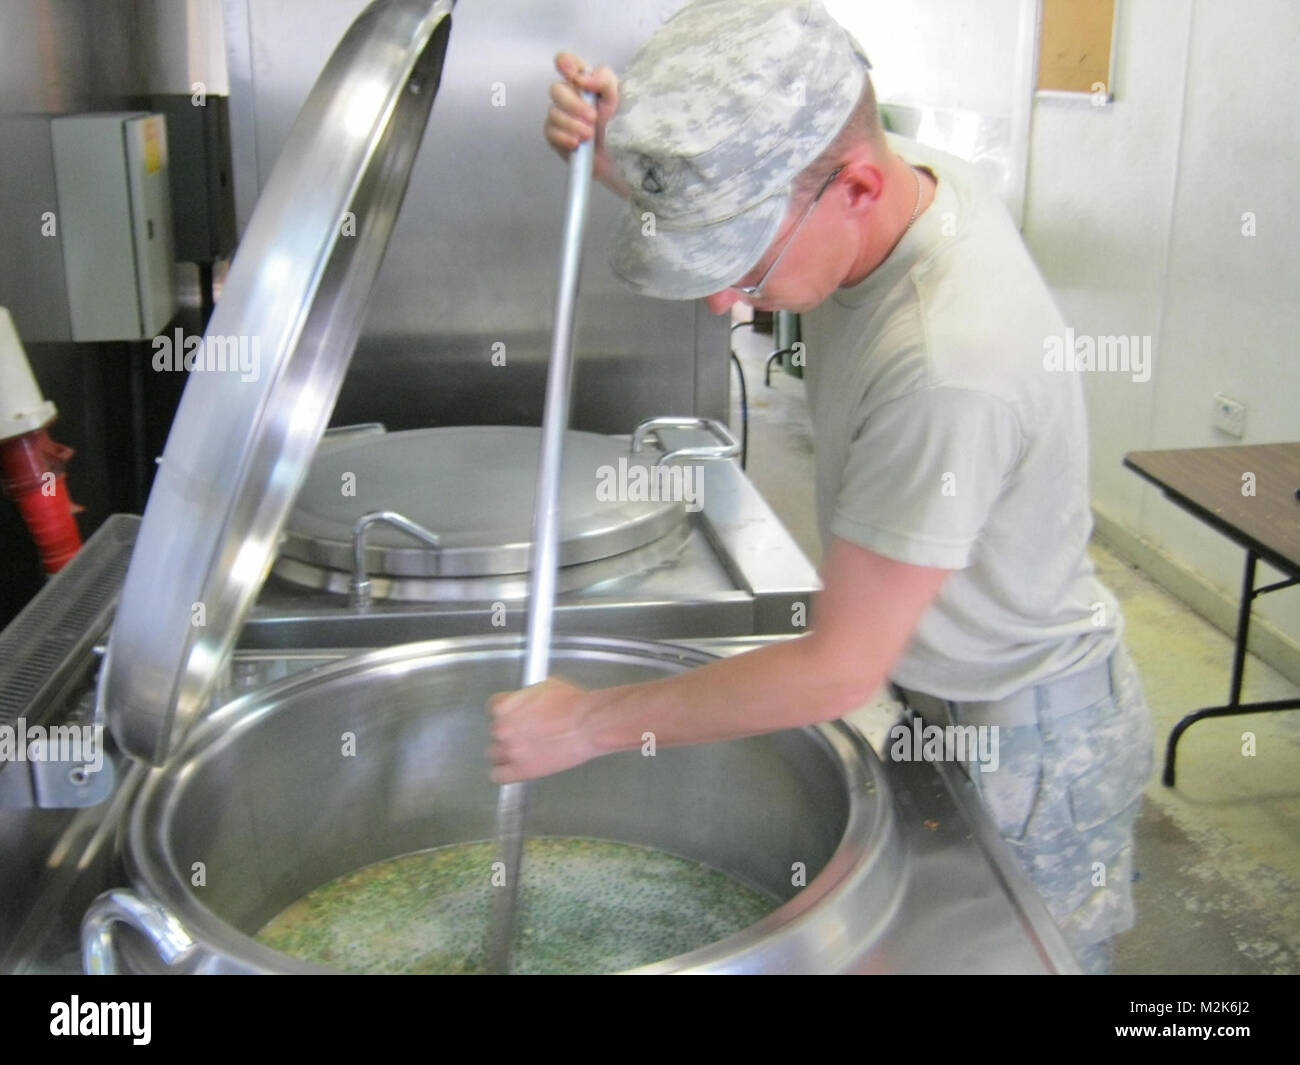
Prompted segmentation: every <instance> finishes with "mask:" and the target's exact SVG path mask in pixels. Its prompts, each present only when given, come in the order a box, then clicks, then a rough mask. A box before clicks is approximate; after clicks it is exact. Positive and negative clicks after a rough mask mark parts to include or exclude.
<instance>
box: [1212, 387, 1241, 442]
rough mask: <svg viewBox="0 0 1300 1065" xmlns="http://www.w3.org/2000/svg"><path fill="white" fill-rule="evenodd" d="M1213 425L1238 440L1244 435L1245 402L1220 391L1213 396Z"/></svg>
mask: <svg viewBox="0 0 1300 1065" xmlns="http://www.w3.org/2000/svg"><path fill="white" fill-rule="evenodd" d="M1212 424H1213V425H1214V427H1215V428H1216V429H1218V430H1220V431H1221V432H1225V433H1227V434H1228V435H1229V436H1235V437H1236V438H1237V439H1238V440H1240V439H1241V438H1242V437H1243V436H1245V435H1246V404H1244V403H1238V402H1237V401H1236V400H1235V399H1233V398H1232V397H1231V396H1225V395H1224V394H1223V393H1222V392H1220V393H1219V394H1218V395H1217V396H1215V397H1214V420H1213V423H1212Z"/></svg>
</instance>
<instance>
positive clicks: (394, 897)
mask: <svg viewBox="0 0 1300 1065" xmlns="http://www.w3.org/2000/svg"><path fill="white" fill-rule="evenodd" d="M497 860H498V855H497V851H496V844H495V843H492V842H485V843H459V844H454V845H452V846H449V847H438V848H436V849H434V850H428V851H421V852H419V853H416V854H408V855H404V856H402V857H400V858H393V859H391V860H389V861H385V862H378V863H376V864H374V865H369V866H366V867H365V868H364V869H360V870H358V871H357V872H355V873H349V874H348V875H346V876H342V877H339V878H338V879H337V880H333V881H331V882H330V883H328V884H325V885H324V886H323V887H320V888H317V889H316V890H315V891H313V892H311V893H310V894H309V895H306V896H304V897H303V898H301V899H299V900H298V901H297V902H295V903H293V904H292V905H291V906H289V907H288V908H287V909H285V910H284V911H282V912H281V913H280V914H279V915H278V916H276V917H275V918H273V919H272V920H271V921H270V922H268V923H267V925H266V926H265V927H264V928H263V929H262V930H261V931H260V932H259V933H258V934H257V939H258V941H259V942H261V943H263V944H265V945H266V946H269V947H272V948H274V949H275V950H278V951H281V952H283V953H285V954H291V955H293V956H295V957H298V958H303V959H306V960H308V961H314V962H318V963H320V964H322V965H328V966H331V967H333V968H336V969H343V970H347V971H349V972H360V973H478V972H482V971H484V970H483V966H484V964H485V960H486V953H487V938H488V928H489V922H490V919H491V907H492V898H493V893H494V892H496V891H501V890H504V889H503V888H499V887H494V886H493V884H492V866H493V863H494V862H496V861H497ZM780 905H781V903H780V901H779V900H778V899H776V898H773V897H771V896H769V895H766V894H762V893H760V892H757V891H754V890H752V889H751V888H748V887H746V886H745V885H744V884H741V883H740V882H738V881H736V880H734V879H733V878H731V877H730V876H728V875H727V874H725V873H721V872H719V871H718V870H716V869H712V868H710V867H709V866H707V865H702V864H700V863H699V862H694V861H691V860H689V859H686V858H679V857H677V856H676V855H673V854H667V853H665V852H664V851H659V850H652V849H650V848H647V847H638V846H633V845H631V844H627V843H610V842H607V841H604V840H592V839H576V838H570V837H555V836H542V837H537V838H534V839H529V840H527V841H526V842H525V844H524V864H523V880H522V882H521V884H520V890H519V908H518V912H517V916H516V936H515V947H514V950H513V952H512V955H511V968H512V971H514V972H517V973H538V974H541V973H555V974H561V973H570V974H572V973H608V972H620V971H623V970H625V969H634V968H636V967H637V966H640V965H647V964H649V963H651V962H656V961H661V960H663V959H664V958H671V957H673V956H674V955H677V954H684V953H686V952H687V951H690V950H695V949H696V948H697V947H702V946H705V945H707V944H709V943H715V942H717V941H718V940H719V939H723V938H725V937H726V936H729V935H731V934H732V933H733V932H738V931H740V930H741V929H743V928H748V927H749V926H750V925H752V924H754V923H755V922H756V921H759V920H761V919H762V918H763V917H765V916H767V914H769V913H771V912H772V911H773V910H775V909H776V908H777V907H778V906H780Z"/></svg>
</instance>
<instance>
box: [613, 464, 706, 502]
mask: <svg viewBox="0 0 1300 1065" xmlns="http://www.w3.org/2000/svg"><path fill="white" fill-rule="evenodd" d="M596 499H598V500H599V501H600V502H602V503H660V502H664V503H685V504H686V509H687V510H688V511H691V512H694V511H697V510H702V509H703V508H704V467H703V466H677V465H673V466H662V465H660V466H644V465H642V464H641V463H639V462H636V463H632V462H628V460H627V459H626V458H620V459H619V460H618V465H617V466H598V467H597V468H596Z"/></svg>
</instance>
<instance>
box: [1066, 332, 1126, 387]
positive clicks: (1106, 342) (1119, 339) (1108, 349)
mask: <svg viewBox="0 0 1300 1065" xmlns="http://www.w3.org/2000/svg"><path fill="white" fill-rule="evenodd" d="M1043 369H1044V370H1051V371H1053V372H1056V373H1080V372H1085V371H1086V372H1089V373H1126V374H1131V375H1132V377H1133V380H1134V381H1136V382H1137V383H1138V384H1142V383H1144V382H1146V381H1149V380H1151V338H1150V337H1149V336H1144V337H1139V336H1104V337H1103V336H1090V335H1088V334H1086V333H1085V334H1082V335H1076V334H1075V332H1074V330H1073V329H1067V330H1066V331H1065V336H1063V337H1060V336H1049V337H1044V338H1043Z"/></svg>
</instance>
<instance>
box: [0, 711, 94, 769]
mask: <svg viewBox="0 0 1300 1065" xmlns="http://www.w3.org/2000/svg"><path fill="white" fill-rule="evenodd" d="M0 762H79V763H81V764H82V765H83V766H84V768H85V770H86V772H88V773H98V772H99V771H100V770H101V769H103V768H104V726H103V725H49V726H46V725H28V724H27V719H26V718H24V717H20V718H18V720H17V723H16V724H14V725H0Z"/></svg>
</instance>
